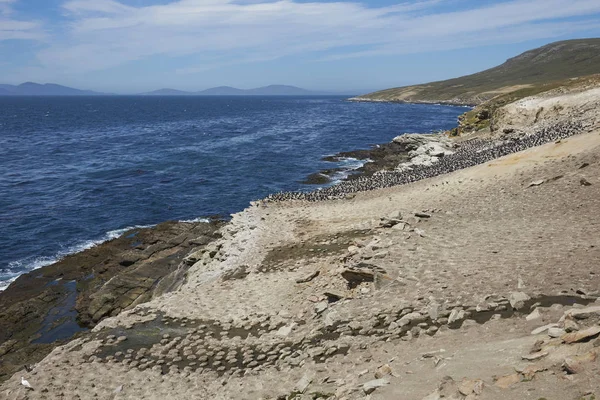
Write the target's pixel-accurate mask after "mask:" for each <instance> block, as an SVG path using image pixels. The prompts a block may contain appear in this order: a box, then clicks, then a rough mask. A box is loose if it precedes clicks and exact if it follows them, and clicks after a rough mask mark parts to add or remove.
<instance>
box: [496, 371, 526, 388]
mask: <svg viewBox="0 0 600 400" xmlns="http://www.w3.org/2000/svg"><path fill="white" fill-rule="evenodd" d="M519 382H521V376H520V375H519V374H516V373H515V374H511V375H506V376H502V377H500V378H498V379H496V382H495V383H494V385H496V386H497V387H499V388H501V389H508V388H509V387H511V386H512V385H514V384H515V383H519Z"/></svg>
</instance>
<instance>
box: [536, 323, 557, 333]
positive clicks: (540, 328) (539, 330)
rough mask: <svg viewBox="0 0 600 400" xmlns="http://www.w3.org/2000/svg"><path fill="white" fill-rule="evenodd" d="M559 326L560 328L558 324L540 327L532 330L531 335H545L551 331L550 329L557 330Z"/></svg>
mask: <svg viewBox="0 0 600 400" xmlns="http://www.w3.org/2000/svg"><path fill="white" fill-rule="evenodd" d="M557 326H558V324H548V325H544V326H540V327H539V328H535V329H534V330H532V331H531V334H532V335H539V334H540V333H544V332H546V331H547V330H548V329H550V328H556V327H557Z"/></svg>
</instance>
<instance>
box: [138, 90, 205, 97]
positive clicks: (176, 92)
mask: <svg viewBox="0 0 600 400" xmlns="http://www.w3.org/2000/svg"><path fill="white" fill-rule="evenodd" d="M192 94H193V93H192V92H186V91H184V90H177V89H158V90H154V91H152V92H148V93H142V95H143V96H189V95H192Z"/></svg>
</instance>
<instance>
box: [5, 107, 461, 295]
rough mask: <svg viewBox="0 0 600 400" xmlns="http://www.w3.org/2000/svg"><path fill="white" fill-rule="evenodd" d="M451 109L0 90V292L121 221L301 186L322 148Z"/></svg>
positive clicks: (203, 211) (168, 216)
mask: <svg viewBox="0 0 600 400" xmlns="http://www.w3.org/2000/svg"><path fill="white" fill-rule="evenodd" d="M463 112H464V108H461V107H450V106H439V105H409V104H382V103H375V104H374V103H353V102H347V101H345V98H343V97H51V98H48V97H0V260H1V261H0V289H1V288H3V287H5V286H6V283H7V282H8V281H10V280H11V279H14V277H16V276H17V275H18V274H20V273H22V272H24V271H28V270H31V269H33V268H38V267H41V266H43V265H47V264H49V263H51V262H53V261H55V260H56V259H57V258H59V257H61V256H64V255H66V254H69V253H72V252H75V251H79V250H83V249H85V248H88V247H90V246H92V245H94V244H96V243H99V242H101V241H104V240H108V239H110V238H113V237H117V236H118V235H120V234H121V233H122V232H123V229H124V228H126V227H131V226H146V225H152V224H156V223H159V222H162V221H165V220H193V219H196V218H199V217H200V218H202V217H206V216H209V215H213V214H221V215H228V214H230V213H233V212H236V211H239V210H241V209H243V208H244V207H246V206H247V205H248V202H249V201H251V200H256V199H259V198H262V197H265V196H266V195H268V194H269V193H272V192H276V191H280V190H298V189H302V188H304V189H307V190H308V189H314V188H315V187H314V186H313V187H310V186H306V185H302V184H300V183H299V182H300V181H302V180H303V179H304V178H306V176H307V175H309V174H311V173H313V172H316V171H318V170H321V169H325V168H332V167H335V166H336V165H335V164H332V163H328V162H323V161H321V158H322V157H323V156H326V155H331V154H335V153H337V152H340V151H349V150H354V149H358V148H368V146H370V145H372V144H377V143H383V142H387V141H389V140H391V139H392V138H393V137H395V136H397V135H399V134H402V133H407V132H431V131H434V130H439V129H449V128H452V127H454V126H455V124H456V118H457V116H458V115H460V114H462V113H463ZM360 165H361V164H360V163H357V162H356V160H345V161H343V162H341V163H340V164H339V165H338V166H341V167H345V168H347V169H349V170H350V169H352V168H357V167H359V166H360ZM338 178H343V174H341V175H339V176H338Z"/></svg>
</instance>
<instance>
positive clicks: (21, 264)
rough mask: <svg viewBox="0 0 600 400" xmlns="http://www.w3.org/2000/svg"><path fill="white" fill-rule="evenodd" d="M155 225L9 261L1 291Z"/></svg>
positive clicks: (0, 273)
mask: <svg viewBox="0 0 600 400" xmlns="http://www.w3.org/2000/svg"><path fill="white" fill-rule="evenodd" d="M179 222H186V223H198V222H210V221H209V220H208V219H206V218H201V217H198V218H194V219H188V220H180V221H179ZM153 226H156V225H133V226H128V227H126V228H121V229H115V230H112V231H108V232H106V233H105V234H104V235H103V236H102V237H101V238H99V239H95V240H86V241H83V242H81V243H77V244H75V245H73V246H69V247H67V248H65V249H63V250H60V251H58V252H57V253H56V254H55V255H53V256H30V257H26V258H23V259H21V260H17V261H12V262H10V263H8V268H6V269H0V292H2V291H4V290H5V289H6V288H7V287H8V286H9V285H10V284H11V283H12V282H14V281H15V280H16V279H17V278H18V277H19V276H21V275H22V274H25V273H27V272H31V271H33V270H36V269H39V268H42V267H45V266H47V265H50V264H54V263H55V262H58V261H60V260H62V259H63V258H65V257H66V256H69V255H71V254H75V253H79V252H82V251H84V250H87V249H91V248H92V247H94V246H98V245H100V244H102V243H105V242H108V241H109V240H113V239H116V238H118V237H120V236H121V235H123V234H124V233H125V232H127V231H129V230H131V229H144V228H152V227H153Z"/></svg>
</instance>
